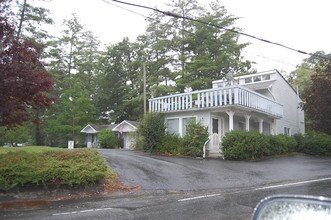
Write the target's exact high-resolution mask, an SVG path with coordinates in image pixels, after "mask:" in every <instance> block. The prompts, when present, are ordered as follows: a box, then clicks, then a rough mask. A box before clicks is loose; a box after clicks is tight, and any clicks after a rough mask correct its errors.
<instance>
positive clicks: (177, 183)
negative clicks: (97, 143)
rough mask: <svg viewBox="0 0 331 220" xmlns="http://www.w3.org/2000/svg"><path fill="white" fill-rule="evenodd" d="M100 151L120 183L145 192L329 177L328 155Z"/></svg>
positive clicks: (330, 163) (330, 161)
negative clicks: (229, 156) (227, 157)
mask: <svg viewBox="0 0 331 220" xmlns="http://www.w3.org/2000/svg"><path fill="white" fill-rule="evenodd" d="M100 152H101V153H102V154H103V156H104V157H105V158H106V160H107V161H108V163H109V164H110V165H111V167H112V168H114V170H115V171H116V172H117V173H118V174H119V175H120V178H121V180H122V182H123V183H125V184H127V185H130V186H141V187H142V190H145V191H149V190H150V191H199V192H202V191H206V192H207V191H209V192H212V191H220V190H221V191H228V190H238V189H243V188H254V187H263V186H269V185H277V184H285V183H292V182H300V181H307V180H314V179H321V178H325V177H331V170H330V167H331V158H327V157H313V156H304V155H298V156H292V157H283V158H272V159H266V160H262V161H254V162H242V161H224V160H221V159H205V160H202V159H192V158H179V157H166V156H156V155H151V154H147V153H143V152H138V151H126V150H107V149H102V150H100Z"/></svg>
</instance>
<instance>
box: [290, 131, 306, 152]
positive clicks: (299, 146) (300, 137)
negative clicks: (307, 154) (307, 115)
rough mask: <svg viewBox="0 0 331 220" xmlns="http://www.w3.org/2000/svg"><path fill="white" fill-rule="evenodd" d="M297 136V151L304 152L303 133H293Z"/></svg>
mask: <svg viewBox="0 0 331 220" xmlns="http://www.w3.org/2000/svg"><path fill="white" fill-rule="evenodd" d="M293 137H294V138H295V140H296V142H297V145H296V146H295V151H296V152H302V151H303V142H304V136H303V135H302V134H295V135H293Z"/></svg>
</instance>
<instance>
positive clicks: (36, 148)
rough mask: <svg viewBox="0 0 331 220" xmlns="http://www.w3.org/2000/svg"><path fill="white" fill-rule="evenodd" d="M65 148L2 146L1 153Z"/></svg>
mask: <svg viewBox="0 0 331 220" xmlns="http://www.w3.org/2000/svg"><path fill="white" fill-rule="evenodd" d="M58 150H65V149H64V148H57V147H47V146H27V147H0V154H6V153H8V152H19V151H25V152H28V153H42V152H47V151H58Z"/></svg>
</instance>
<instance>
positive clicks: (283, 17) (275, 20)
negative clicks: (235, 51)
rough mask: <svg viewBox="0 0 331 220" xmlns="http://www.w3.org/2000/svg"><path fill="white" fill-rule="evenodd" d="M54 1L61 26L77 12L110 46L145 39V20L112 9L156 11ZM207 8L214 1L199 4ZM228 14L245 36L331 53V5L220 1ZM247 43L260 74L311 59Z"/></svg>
mask: <svg viewBox="0 0 331 220" xmlns="http://www.w3.org/2000/svg"><path fill="white" fill-rule="evenodd" d="M108 1H109V2H111V4H107V3H105V2H104V1H102V0H93V1H92V0H52V1H51V2H49V3H47V5H48V7H49V8H50V9H51V13H52V17H53V19H54V20H55V22H56V25H58V26H59V25H60V24H61V22H62V21H63V19H70V18H71V15H72V13H76V14H77V15H78V17H79V18H80V20H81V22H82V24H85V28H86V29H87V30H91V31H93V32H94V34H95V35H96V36H98V37H99V39H100V40H101V41H102V42H103V43H105V44H109V43H112V44H114V43H117V42H119V41H120V40H122V38H123V37H126V36H128V37H129V38H130V39H131V40H135V38H136V37H137V36H138V35H139V34H143V33H144V30H145V27H146V22H145V18H144V17H142V16H139V15H136V14H134V13H131V12H129V11H127V10H124V9H121V8H118V7H116V6H114V5H112V4H116V5H119V6H121V7H124V8H127V9H130V10H132V11H135V12H137V13H140V14H143V15H146V16H148V15H149V14H150V13H151V11H149V10H144V9H139V8H135V7H129V6H125V5H121V4H117V3H114V2H112V1H111V0H108ZM124 1H127V2H131V3H136V4H141V5H146V6H150V7H154V6H156V7H157V8H158V9H161V10H166V6H165V3H167V2H169V1H170V0H124ZM199 1H200V2H201V3H203V4H207V2H210V1H209V0H205V1H203V0H199ZM220 2H221V3H222V4H223V5H224V6H225V8H226V9H227V10H228V12H229V13H230V14H232V15H234V16H236V17H240V18H241V19H239V20H238V21H237V25H236V26H238V27H240V28H242V29H243V32H245V33H248V34H251V35H255V36H257V37H260V38H263V39H266V40H270V41H274V42H277V43H281V44H284V45H286V46H289V47H293V48H295V49H299V50H303V51H307V52H315V51H318V50H324V51H325V52H327V53H330V52H331V47H330V46H331V28H330V22H331V12H330V9H331V1H330V0H314V1H312V0H220ZM241 41H242V42H250V43H251V45H250V46H248V47H247V48H245V49H244V51H243V55H244V56H245V58H246V59H249V60H251V61H255V62H256V63H257V64H256V65H254V67H255V68H256V69H257V70H258V71H265V70H271V69H278V70H284V71H286V72H287V73H289V72H291V71H292V70H294V69H295V66H296V65H298V64H300V63H301V61H302V59H304V58H306V57H307V56H305V55H301V54H299V53H296V52H293V51H289V50H286V49H283V48H280V47H277V46H274V45H269V44H266V43H262V42H259V41H256V40H253V39H250V38H247V37H241Z"/></svg>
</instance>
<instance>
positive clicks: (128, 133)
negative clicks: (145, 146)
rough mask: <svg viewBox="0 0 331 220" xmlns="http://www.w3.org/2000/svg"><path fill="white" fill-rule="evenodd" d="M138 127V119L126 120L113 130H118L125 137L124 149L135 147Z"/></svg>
mask: <svg viewBox="0 0 331 220" xmlns="http://www.w3.org/2000/svg"><path fill="white" fill-rule="evenodd" d="M137 128H138V123H137V122H136V121H128V120H124V121H122V122H121V123H119V124H118V125H116V126H115V127H114V128H113V129H112V131H114V132H118V133H119V134H120V136H121V138H122V139H123V148H124V149H134V147H135V144H136V142H135V138H134V132H135V131H136V130H137Z"/></svg>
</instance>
